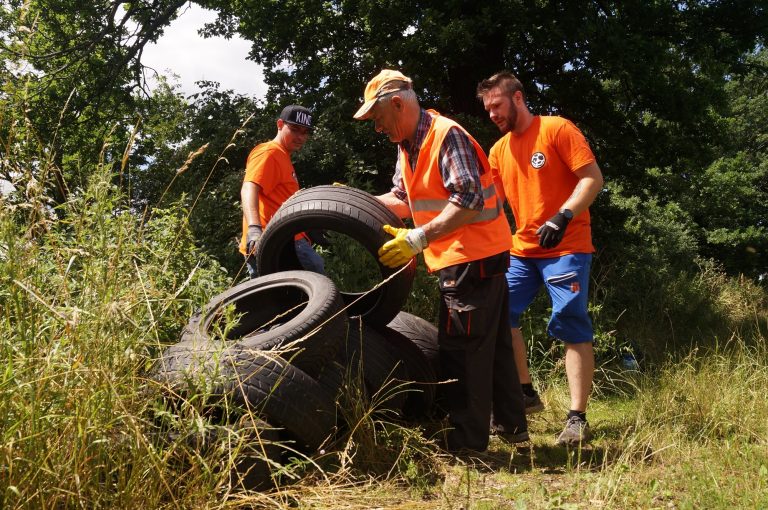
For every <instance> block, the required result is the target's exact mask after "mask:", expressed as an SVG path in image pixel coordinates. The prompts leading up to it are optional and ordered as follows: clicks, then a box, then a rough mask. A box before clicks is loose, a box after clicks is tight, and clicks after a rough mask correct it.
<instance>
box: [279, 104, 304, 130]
mask: <svg viewBox="0 0 768 510" xmlns="http://www.w3.org/2000/svg"><path fill="white" fill-rule="evenodd" d="M280 118H281V119H282V120H283V122H287V123H288V124H293V125H296V126H302V127H305V128H307V129H310V130H311V129H312V112H311V111H309V109H308V108H304V107H303V106H299V105H297V104H291V105H288V106H286V107H285V108H283V111H282V113H281V114H280Z"/></svg>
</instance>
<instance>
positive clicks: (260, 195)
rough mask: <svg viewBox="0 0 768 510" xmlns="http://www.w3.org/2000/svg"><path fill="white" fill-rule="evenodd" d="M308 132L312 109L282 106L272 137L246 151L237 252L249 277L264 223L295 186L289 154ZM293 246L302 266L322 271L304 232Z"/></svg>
mask: <svg viewBox="0 0 768 510" xmlns="http://www.w3.org/2000/svg"><path fill="white" fill-rule="evenodd" d="M311 132H312V113H311V112H310V111H309V110H308V109H307V108H304V107H303V106H298V105H289V106H286V107H285V108H283V111H282V113H280V118H278V119H277V135H275V138H274V139H272V140H270V141H268V142H265V143H261V144H259V145H257V146H256V147H254V148H253V149H252V150H251V152H250V154H248V160H247V162H246V165H245V178H244V179H243V185H242V187H241V188H240V200H241V201H242V205H243V235H242V238H241V240H240V253H242V254H243V256H244V257H245V263H246V266H247V267H248V274H249V275H250V277H251V278H254V277H255V276H256V275H257V274H258V271H257V267H256V251H257V250H258V245H259V239H260V238H261V233H262V231H263V229H264V227H266V226H267V222H268V221H269V220H270V219H272V216H273V215H274V214H275V212H276V211H277V209H278V208H279V207H280V206H281V205H282V204H283V202H285V201H286V200H288V198H289V197H290V196H291V195H293V194H294V193H296V192H297V191H298V190H299V180H298V178H297V177H296V171H295V170H294V168H293V163H291V155H292V154H293V153H294V152H295V151H297V150H299V149H301V147H302V146H303V145H304V143H305V142H306V141H307V139H308V138H309V135H310V133H311ZM295 246H296V256H297V257H298V259H299V262H300V263H301V265H302V267H304V269H306V270H308V271H314V272H316V273H321V274H323V273H324V272H325V267H324V263H323V258H322V257H321V256H320V255H318V254H317V252H315V250H314V249H312V245H311V243H310V242H309V239H308V238H307V236H306V234H303V233H302V234H299V235H297V236H296V241H295Z"/></svg>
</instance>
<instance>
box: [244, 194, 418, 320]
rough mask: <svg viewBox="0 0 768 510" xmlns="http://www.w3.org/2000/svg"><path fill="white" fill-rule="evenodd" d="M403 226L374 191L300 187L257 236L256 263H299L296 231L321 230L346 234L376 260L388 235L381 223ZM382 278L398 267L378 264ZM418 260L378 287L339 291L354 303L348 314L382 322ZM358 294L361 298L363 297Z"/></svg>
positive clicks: (272, 267) (266, 269)
mask: <svg viewBox="0 0 768 510" xmlns="http://www.w3.org/2000/svg"><path fill="white" fill-rule="evenodd" d="M385 224H389V225H392V226H393V227H404V224H403V222H402V220H401V219H400V218H398V217H397V216H396V215H395V214H394V213H392V212H391V211H390V210H389V209H387V207H386V206H385V205H384V204H383V203H382V202H381V201H379V200H378V199H377V198H376V197H374V196H373V195H370V194H369V193H366V192H365V191H362V190H359V189H355V188H351V187H347V186H317V187H314V188H308V189H304V190H300V191H298V192H297V193H295V194H294V195H293V196H291V197H290V198H289V199H288V200H286V201H285V202H284V203H283V204H282V205H281V206H280V208H279V209H278V210H277V212H276V213H275V214H274V216H273V217H272V219H271V220H270V222H269V223H268V224H267V227H266V229H265V230H264V234H263V235H262V237H261V239H260V240H259V252H258V267H259V271H260V272H261V273H262V274H270V273H274V272H276V271H282V270H286V269H294V268H297V267H300V266H299V265H298V259H297V258H296V253H295V250H294V243H293V240H294V237H295V235H296V234H298V233H300V232H305V231H308V230H314V229H322V230H325V231H335V232H339V233H341V234H344V235H347V236H349V237H351V238H352V239H354V240H355V241H357V242H358V243H360V244H361V245H362V246H363V247H364V248H365V249H366V250H367V251H368V252H369V253H370V254H371V255H373V257H374V258H375V259H376V260H377V262H378V250H379V248H380V247H381V245H383V244H384V243H385V242H386V241H388V240H389V239H391V236H389V234H387V233H385V232H384V231H383V229H382V227H383V226H384V225H385ZM378 266H379V270H380V275H381V280H382V281H383V280H386V279H387V278H389V277H390V276H392V275H393V274H395V273H396V272H397V271H398V270H399V269H400V268H398V269H392V268H389V267H386V266H384V265H382V264H381V263H378ZM415 268H416V261H415V259H414V260H411V262H410V263H409V264H408V267H407V268H406V269H404V270H402V271H401V272H399V273H398V274H397V276H395V277H394V278H392V280H390V281H389V282H387V283H386V284H385V285H383V286H382V287H380V288H379V289H377V290H375V291H373V292H371V293H370V294H367V295H365V297H362V296H363V295H364V294H365V293H346V292H342V296H343V298H344V302H345V303H347V304H350V303H353V302H354V301H355V300H357V299H359V298H360V299H359V301H357V302H355V303H354V304H352V305H351V306H350V308H349V309H348V313H347V315H349V316H360V317H362V318H363V320H364V321H365V322H367V323H368V324H371V325H379V326H384V325H386V324H387V323H389V321H391V320H392V319H393V318H394V317H395V315H397V313H398V312H399V311H400V309H401V307H402V306H403V304H404V303H405V301H406V299H407V298H408V294H409V292H410V289H411V284H412V283H413V278H414V274H415ZM361 297H362V298H361Z"/></svg>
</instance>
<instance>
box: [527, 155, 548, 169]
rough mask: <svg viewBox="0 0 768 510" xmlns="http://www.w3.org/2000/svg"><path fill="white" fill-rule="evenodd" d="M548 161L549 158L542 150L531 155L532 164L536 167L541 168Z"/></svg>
mask: <svg viewBox="0 0 768 510" xmlns="http://www.w3.org/2000/svg"><path fill="white" fill-rule="evenodd" d="M546 162H547V158H546V157H545V156H544V154H542V153H541V152H534V153H533V156H531V166H532V167H533V168H535V169H537V170H538V169H539V168H541V167H543V166H544V163H546Z"/></svg>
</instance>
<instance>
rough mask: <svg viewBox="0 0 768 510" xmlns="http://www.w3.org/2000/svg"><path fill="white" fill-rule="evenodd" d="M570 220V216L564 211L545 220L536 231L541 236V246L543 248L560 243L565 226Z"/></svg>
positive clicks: (552, 246)
mask: <svg viewBox="0 0 768 510" xmlns="http://www.w3.org/2000/svg"><path fill="white" fill-rule="evenodd" d="M570 222H571V218H568V217H567V216H566V215H565V214H563V212H562V211H560V212H559V213H557V214H555V215H554V216H552V217H551V218H550V219H548V220H547V221H546V222H544V224H543V225H542V226H540V227H539V229H538V230H537V231H536V235H538V236H539V246H541V247H542V248H554V247H555V246H557V245H558V244H560V241H562V240H563V236H564V235H565V228H566V227H567V226H568V223H570Z"/></svg>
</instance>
